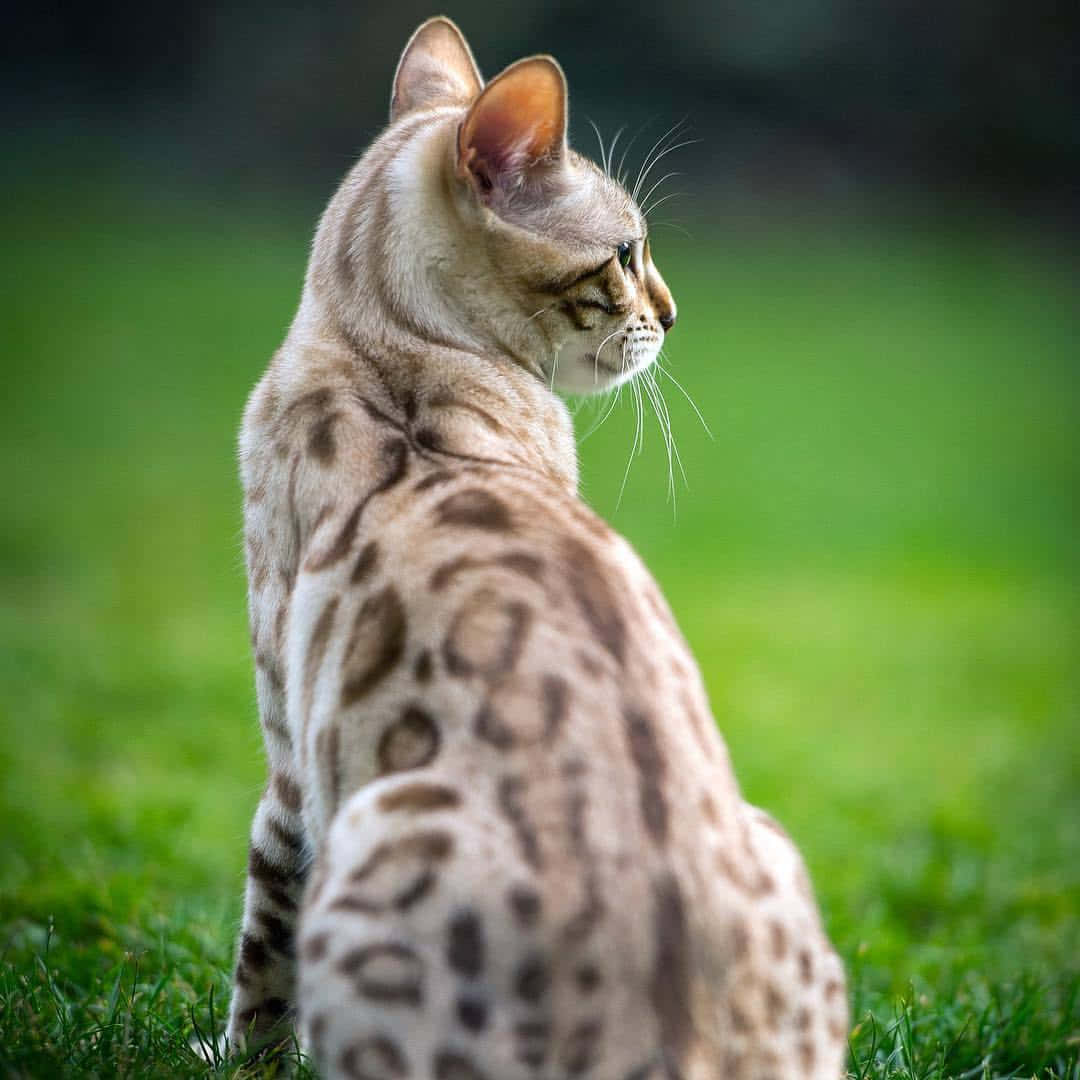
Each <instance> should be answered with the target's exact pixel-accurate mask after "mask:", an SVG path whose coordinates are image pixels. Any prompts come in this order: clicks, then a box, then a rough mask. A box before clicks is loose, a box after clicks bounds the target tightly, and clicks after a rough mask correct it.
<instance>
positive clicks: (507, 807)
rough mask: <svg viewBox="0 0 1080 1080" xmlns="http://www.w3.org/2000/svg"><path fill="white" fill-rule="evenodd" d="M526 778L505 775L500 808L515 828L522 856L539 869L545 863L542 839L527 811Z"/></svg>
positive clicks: (501, 783)
mask: <svg viewBox="0 0 1080 1080" xmlns="http://www.w3.org/2000/svg"><path fill="white" fill-rule="evenodd" d="M525 787H526V784H525V780H524V779H523V778H522V777H520V776H504V777H503V778H502V779H501V780H500V781H499V802H498V805H499V809H500V810H501V811H502V813H503V814H504V815H505V816H506V818H507V820H508V821H509V822H510V825H511V827H512V828H513V830H514V836H515V837H516V839H517V844H518V849H519V850H520V852H521V857H522V858H523V859H524V860H525V861H526V862H527V863H528V864H529V865H530V866H531V867H532V868H533V869H534V870H539V869H540V868H541V865H542V863H543V858H542V855H541V852H540V841H539V839H538V838H537V835H536V830H535V829H534V828H533V826H532V823H531V822H530V821H529V818H528V815H527V814H526V813H525V806H524V803H523V796H524V794H525Z"/></svg>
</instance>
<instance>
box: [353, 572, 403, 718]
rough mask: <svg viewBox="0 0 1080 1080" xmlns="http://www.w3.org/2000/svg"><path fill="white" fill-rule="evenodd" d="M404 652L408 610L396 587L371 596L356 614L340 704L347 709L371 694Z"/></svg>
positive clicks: (387, 588) (390, 587) (391, 586)
mask: <svg viewBox="0 0 1080 1080" xmlns="http://www.w3.org/2000/svg"><path fill="white" fill-rule="evenodd" d="M404 651H405V608H404V606H403V605H402V603H401V597H400V596H399V595H398V591H397V589H396V588H394V586H393V585H387V586H386V588H385V589H383V590H381V591H380V592H377V593H374V594H373V595H372V596H369V597H368V598H367V599H366V600H365V601H364V602H363V604H361V605H360V610H359V611H358V612H357V614H356V621H355V622H354V623H353V628H352V636H351V637H350V639H349V644H348V647H347V648H346V650H345V659H344V660H343V661H342V670H343V671H344V672H346V673H347V674H346V679H345V683H344V685H343V686H342V689H341V704H342V706H343V707H345V708H348V707H349V706H350V705H354V704H356V702H357V701H359V700H360V699H361V698H363V697H365V696H366V695H367V694H369V693H371V691H372V690H374V689H375V687H376V686H378V685H379V683H380V682H382V680H383V679H385V678H386V676H387V675H389V674H390V672H391V671H392V670H393V669H394V668H395V667H396V666H397V663H398V661H399V660H400V659H401V655H402V653H403V652H404Z"/></svg>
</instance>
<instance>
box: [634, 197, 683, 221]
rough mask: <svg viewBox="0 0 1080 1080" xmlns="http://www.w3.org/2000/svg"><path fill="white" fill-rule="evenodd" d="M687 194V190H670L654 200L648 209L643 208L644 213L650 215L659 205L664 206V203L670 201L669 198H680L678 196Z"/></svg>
mask: <svg viewBox="0 0 1080 1080" xmlns="http://www.w3.org/2000/svg"><path fill="white" fill-rule="evenodd" d="M685 194H686V192H685V191H669V192H668V193H667V194H666V195H663V196H661V197H660V198H659V199H657V200H656V202H654V203H653V204H652V206H650V207H649V209H648V210H642V211H641V212H642V214H643V215H645V216H646V217H648V215H649V214H651V213H652V212H653V211H654V210H655V209H656V208H657V207H658V206H663V205H664V203H666V202H667V201H668V199H675V198H678V196H680V195H685Z"/></svg>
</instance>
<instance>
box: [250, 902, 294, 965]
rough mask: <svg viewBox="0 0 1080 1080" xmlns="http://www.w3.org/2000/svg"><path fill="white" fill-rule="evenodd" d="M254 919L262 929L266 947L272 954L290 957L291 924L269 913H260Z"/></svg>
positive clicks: (291, 942) (291, 946)
mask: <svg viewBox="0 0 1080 1080" xmlns="http://www.w3.org/2000/svg"><path fill="white" fill-rule="evenodd" d="M255 918H256V920H257V921H258V923H259V925H260V927H261V928H262V931H263V934H264V935H265V937H266V943H267V945H269V947H270V948H271V949H273V950H274V952H279V953H283V954H284V955H286V956H291V955H292V951H293V928H292V924H291V923H286V922H285V921H284V920H283V919H281V918H279V917H278V916H277V915H274V914H272V913H271V912H269V911H260V912H259V913H258V915H256V917H255Z"/></svg>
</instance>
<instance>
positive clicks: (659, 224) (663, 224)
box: [649, 221, 693, 240]
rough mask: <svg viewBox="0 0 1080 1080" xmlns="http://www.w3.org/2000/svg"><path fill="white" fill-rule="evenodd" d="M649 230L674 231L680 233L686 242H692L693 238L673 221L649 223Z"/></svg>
mask: <svg viewBox="0 0 1080 1080" xmlns="http://www.w3.org/2000/svg"><path fill="white" fill-rule="evenodd" d="M649 228H650V229H658V228H664V229H674V230H675V231H676V232H677V233H682V235H683V236H685V237H686V238H687V240H693V237H692V236H691V235H690V232H689V230H687V229H684V228H683V227H682V226H681V225H680V224H678V222H675V221H650V222H649Z"/></svg>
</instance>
